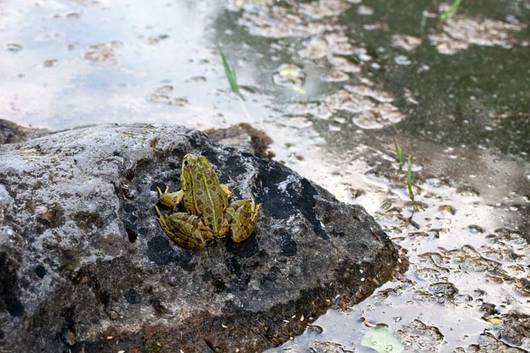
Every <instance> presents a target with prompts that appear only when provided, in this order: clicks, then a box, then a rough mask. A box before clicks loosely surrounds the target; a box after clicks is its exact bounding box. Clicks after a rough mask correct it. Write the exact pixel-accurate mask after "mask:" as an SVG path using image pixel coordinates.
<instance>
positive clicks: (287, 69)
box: [272, 64, 305, 87]
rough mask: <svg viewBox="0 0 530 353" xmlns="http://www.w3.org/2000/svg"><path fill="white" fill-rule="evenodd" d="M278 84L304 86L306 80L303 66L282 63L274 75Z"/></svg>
mask: <svg viewBox="0 0 530 353" xmlns="http://www.w3.org/2000/svg"><path fill="white" fill-rule="evenodd" d="M272 79H273V81H274V83H275V84H277V85H278V86H287V87H302V86H303V84H304V80H305V73H304V72H303V71H302V68H301V67H300V66H298V65H295V64H282V65H280V67H278V69H277V70H276V73H275V74H274V75H273V77H272Z"/></svg>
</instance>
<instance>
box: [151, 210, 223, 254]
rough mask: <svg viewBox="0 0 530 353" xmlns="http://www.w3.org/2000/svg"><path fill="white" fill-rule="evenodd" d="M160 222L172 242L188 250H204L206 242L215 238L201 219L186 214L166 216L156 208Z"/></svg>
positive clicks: (178, 213)
mask: <svg viewBox="0 0 530 353" xmlns="http://www.w3.org/2000/svg"><path fill="white" fill-rule="evenodd" d="M156 212H157V214H158V222H159V223H160V226H161V227H162V229H163V230H164V232H165V233H166V234H167V236H168V237H169V238H171V240H173V241H174V242H175V243H176V244H177V245H178V246H180V247H183V248H186V249H194V250H203V249H204V248H205V247H206V242H207V241H208V240H210V239H212V238H213V235H212V232H211V231H210V230H209V229H208V227H206V226H205V225H204V224H203V223H202V221H201V220H200V218H199V217H197V216H194V215H190V214H189V213H186V212H176V213H172V214H170V215H164V214H162V213H161V212H160V210H159V209H158V207H157V208H156Z"/></svg>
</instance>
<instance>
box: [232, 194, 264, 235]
mask: <svg viewBox="0 0 530 353" xmlns="http://www.w3.org/2000/svg"><path fill="white" fill-rule="evenodd" d="M260 208H261V205H259V204H256V203H255V202H254V200H237V201H234V202H232V203H231V204H230V206H229V207H228V209H227V213H228V214H229V215H230V238H232V240H233V241H235V242H236V243H240V242H242V241H244V240H246V239H248V237H249V236H250V235H251V234H252V232H253V231H254V229H255V228H256V223H257V222H258V217H259V210H260Z"/></svg>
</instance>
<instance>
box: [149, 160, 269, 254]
mask: <svg viewBox="0 0 530 353" xmlns="http://www.w3.org/2000/svg"><path fill="white" fill-rule="evenodd" d="M180 185H181V189H180V190H179V191H177V192H168V190H167V189H166V190H165V191H164V192H162V191H161V190H158V192H159V194H160V203H161V204H163V205H165V206H168V207H171V208H173V209H176V208H177V207H178V205H179V204H182V205H183V207H184V209H185V210H186V212H175V213H172V214H170V215H164V214H162V213H161V212H160V210H159V209H158V208H157V209H156V211H157V213H158V221H159V223H160V226H161V227H162V229H163V230H164V232H165V233H166V234H167V235H168V236H169V237H170V238H171V239H172V240H173V241H174V242H175V243H177V245H179V246H181V247H184V248H188V249H196V250H202V249H204V248H205V247H206V243H207V242H208V241H209V240H211V239H214V238H223V237H225V236H227V235H230V238H231V239H232V240H233V241H235V242H237V243H239V242H242V241H244V240H245V239H247V238H248V237H249V236H250V234H252V232H253V231H254V228H255V226H256V222H257V221H258V216H259V210H260V207H261V206H260V205H259V204H256V203H255V202H254V200H235V201H232V202H230V198H231V197H232V195H233V193H232V191H231V190H230V188H229V187H228V186H227V185H224V184H221V183H220V182H219V177H218V176H217V174H216V173H215V171H214V170H213V168H212V167H211V166H210V164H209V163H208V159H207V158H206V157H204V156H196V155H193V154H187V155H186V156H184V160H183V161H182V172H181V175H180Z"/></svg>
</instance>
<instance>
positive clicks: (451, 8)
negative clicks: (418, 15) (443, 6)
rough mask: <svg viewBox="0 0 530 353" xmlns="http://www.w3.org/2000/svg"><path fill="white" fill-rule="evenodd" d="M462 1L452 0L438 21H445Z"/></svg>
mask: <svg viewBox="0 0 530 353" xmlns="http://www.w3.org/2000/svg"><path fill="white" fill-rule="evenodd" d="M461 3H462V0H453V2H452V3H451V5H449V7H448V8H447V10H445V11H444V12H443V13H442V14H441V15H440V22H445V21H447V20H448V19H449V18H450V17H451V16H453V15H454V14H455V13H456V11H457V10H458V7H459V6H460V4H461Z"/></svg>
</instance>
